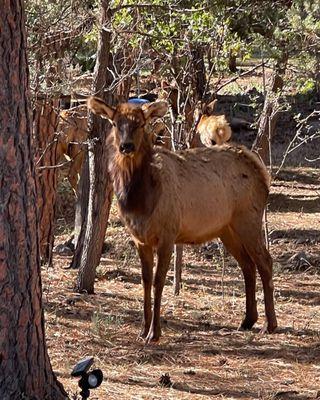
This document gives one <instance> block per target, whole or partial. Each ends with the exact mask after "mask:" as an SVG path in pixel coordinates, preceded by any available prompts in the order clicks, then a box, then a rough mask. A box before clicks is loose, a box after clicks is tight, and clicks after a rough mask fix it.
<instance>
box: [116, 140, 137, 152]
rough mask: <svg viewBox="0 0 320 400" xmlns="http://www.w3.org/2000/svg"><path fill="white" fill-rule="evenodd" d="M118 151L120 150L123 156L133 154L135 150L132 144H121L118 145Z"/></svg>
mask: <svg viewBox="0 0 320 400" xmlns="http://www.w3.org/2000/svg"><path fill="white" fill-rule="evenodd" d="M119 150H120V152H121V153H123V154H130V153H133V152H134V150H135V147H134V143H132V142H128V143H121V144H120V147H119Z"/></svg>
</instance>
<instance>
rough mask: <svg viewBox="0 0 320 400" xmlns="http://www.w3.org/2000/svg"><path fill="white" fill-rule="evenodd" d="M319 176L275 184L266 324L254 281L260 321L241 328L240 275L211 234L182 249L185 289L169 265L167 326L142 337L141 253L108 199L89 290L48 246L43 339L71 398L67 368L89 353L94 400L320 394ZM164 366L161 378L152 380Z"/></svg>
mask: <svg viewBox="0 0 320 400" xmlns="http://www.w3.org/2000/svg"><path fill="white" fill-rule="evenodd" d="M319 178H320V171H319V170H316V169H308V168H294V169H287V170H284V171H283V172H281V173H280V176H279V179H278V180H276V181H274V183H273V185H272V194H271V196H270V203H269V213H268V230H269V237H270V251H271V254H272V256H273V259H274V283H275V301H276V311H277V315H278V323H279V328H278V330H277V332H276V333H275V334H272V335H269V334H260V333H259V330H260V328H261V327H262V326H263V323H264V307H263V297H262V288H261V284H260V281H259V282H258V288H257V297H258V309H259V315H260V317H259V320H258V322H257V324H256V327H255V328H254V329H253V331H250V332H243V331H239V330H238V325H239V323H240V321H241V319H242V316H243V313H244V305H245V296H244V283H243V279H242V276H241V271H240V269H239V267H238V266H237V265H236V263H235V261H234V260H233V259H232V258H231V257H229V256H228V255H225V256H224V255H223V250H222V248H221V246H220V245H219V244H218V242H214V243H211V244H207V245H204V246H201V247H186V248H185V253H184V263H185V266H184V270H183V288H182V291H181V294H180V296H178V297H175V296H173V288H172V271H170V273H169V276H168V279H167V284H166V286H165V290H164V296H163V302H162V327H163V336H162V338H161V340H160V342H159V344H152V345H148V346H145V345H144V343H143V342H142V341H139V340H137V335H138V333H139V329H140V324H141V317H142V298H143V293H142V285H141V274H140V266H139V261H138V258H137V256H136V252H135V249H134V248H133V246H132V243H131V241H130V237H129V236H128V234H127V233H126V232H125V229H124V228H123V227H122V226H121V223H120V222H119V220H118V217H117V214H116V209H115V207H114V208H113V210H112V215H111V219H110V222H109V227H108V230H107V235H106V252H105V253H104V255H103V257H102V260H101V265H100V266H99V268H98V273H97V279H96V286H95V290H96V294H95V295H92V296H89V295H85V294H82V295H79V294H76V293H74V291H73V286H74V282H75V279H76V274H77V273H76V271H70V270H66V269H64V268H65V267H67V266H68V264H69V263H70V260H71V257H70V256H61V255H58V254H55V257H54V266H53V268H50V269H48V268H47V267H44V268H43V289H44V294H43V298H44V304H45V317H46V330H47V341H48V346H49V353H50V357H51V361H52V364H53V368H54V370H55V371H56V373H57V376H58V379H59V380H60V381H61V382H62V383H63V384H64V386H65V388H66V390H67V391H68V393H69V394H70V396H71V398H74V399H76V398H77V397H76V393H79V388H78V386H77V379H75V378H71V377H70V372H71V370H72V368H73V366H74V364H75V363H76V362H77V361H78V360H79V359H81V358H83V357H86V356H90V355H92V356H94V357H95V367H96V368H101V369H102V370H103V373H104V381H103V383H102V385H101V387H100V388H99V389H97V390H95V391H92V393H91V397H90V398H92V399H99V400H104V399H111V400H112V399H117V400H120V399H121V400H124V399H136V400H138V399H179V400H180V399H181V400H182V399H208V398H210V399H211V398H217V399H237V398H241V399H256V398H260V399H278V398H279V399H315V398H320V294H319V293H320V251H319V250H320V230H319V222H320V183H319V182H320V179H319ZM60 211H61V210H60ZM68 219H69V220H70V216H69V217H68V218H67V220H68ZM58 222H59V224H60V226H59V230H58V232H59V236H58V237H57V241H56V242H57V243H59V242H60V243H61V242H63V241H65V240H66V238H67V237H68V234H69V232H70V226H68V225H65V220H64V218H61V217H60V219H59V220H58ZM223 260H224V261H225V268H224V272H223V267H222V265H223ZM165 374H168V376H167V378H166V379H164V381H167V383H168V386H162V385H160V383H159V382H160V379H161V377H162V376H163V375H165Z"/></svg>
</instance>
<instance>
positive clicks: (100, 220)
mask: <svg viewBox="0 0 320 400" xmlns="http://www.w3.org/2000/svg"><path fill="white" fill-rule="evenodd" d="M101 4H102V17H101V25H102V26H103V27H104V28H105V26H106V25H107V24H108V22H109V21H110V15H109V12H108V2H107V1H103V2H102V3H101ZM110 42H111V33H110V31H109V30H107V29H101V31H100V39H99V47H98V55H97V63H96V67H95V79H94V87H93V93H95V94H97V95H98V96H100V97H101V98H103V99H104V100H105V101H106V102H107V103H108V104H113V102H114V99H113V96H112V95H111V93H109V92H107V91H106V89H105V88H106V87H108V86H110V83H111V80H112V76H111V74H110V73H108V72H107V71H108V67H109V60H110ZM91 118H92V122H91V126H92V128H91V131H90V139H89V146H88V158H87V167H88V170H87V171H88V177H89V185H88V186H89V191H88V197H87V199H85V198H83V200H82V201H87V204H88V208H87V215H86V218H85V221H83V222H84V223H83V224H82V227H81V231H80V235H79V239H78V243H77V247H76V250H75V254H74V257H73V260H72V266H73V267H74V266H79V273H78V278H77V285H76V288H77V290H78V291H80V292H83V291H85V292H87V293H93V292H94V279H95V274H96V267H97V266H98V264H99V262H100V258H101V253H102V247H103V242H104V235H105V232H106V229H107V223H108V218H109V211H110V206H111V201H112V182H111V179H110V176H109V173H108V170H107V164H108V152H107V148H106V138H107V136H108V133H109V132H110V124H109V122H107V121H106V120H103V119H101V118H99V117H96V116H94V115H92V116H91V117H90V119H91ZM83 184H85V182H83Z"/></svg>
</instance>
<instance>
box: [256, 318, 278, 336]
mask: <svg viewBox="0 0 320 400" xmlns="http://www.w3.org/2000/svg"><path fill="white" fill-rule="evenodd" d="M277 327H278V324H277V321H275V322H271V323H268V322H265V324H264V325H263V327H262V328H261V330H260V333H261V334H265V333H273V332H275V330H276V329H277Z"/></svg>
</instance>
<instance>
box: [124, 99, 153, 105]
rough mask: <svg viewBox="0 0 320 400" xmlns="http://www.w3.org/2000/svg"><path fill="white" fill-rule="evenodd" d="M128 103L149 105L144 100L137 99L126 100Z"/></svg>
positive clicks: (147, 101)
mask: <svg viewBox="0 0 320 400" xmlns="http://www.w3.org/2000/svg"><path fill="white" fill-rule="evenodd" d="M128 103H132V104H138V105H141V104H146V103H150V101H149V100H146V99H139V97H133V98H131V99H129V100H128Z"/></svg>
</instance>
